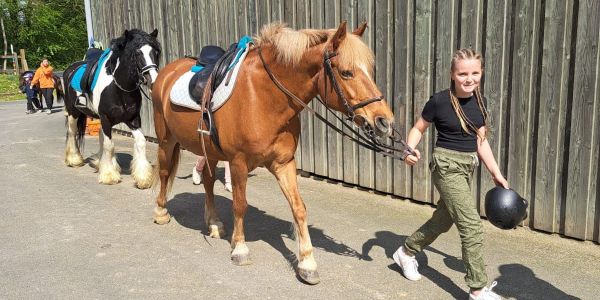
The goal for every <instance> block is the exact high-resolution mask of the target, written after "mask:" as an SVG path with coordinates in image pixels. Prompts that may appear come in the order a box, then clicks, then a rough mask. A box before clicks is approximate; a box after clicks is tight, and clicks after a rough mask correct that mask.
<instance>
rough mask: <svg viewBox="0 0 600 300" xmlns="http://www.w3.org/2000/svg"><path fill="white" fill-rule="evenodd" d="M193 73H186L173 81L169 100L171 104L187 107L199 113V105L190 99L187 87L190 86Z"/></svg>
mask: <svg viewBox="0 0 600 300" xmlns="http://www.w3.org/2000/svg"><path fill="white" fill-rule="evenodd" d="M194 74H196V73H194V72H192V71H187V72H185V73H184V74H183V75H181V77H179V78H178V79H177V81H175V84H174V85H173V87H172V88H171V93H170V96H171V97H170V98H171V103H173V104H175V105H179V106H183V107H187V108H190V109H193V110H197V111H200V105H199V104H198V103H196V101H194V99H192V97H191V96H190V91H189V89H188V86H189V84H190V80H191V79H192V77H193V76H194Z"/></svg>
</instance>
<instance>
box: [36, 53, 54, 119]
mask: <svg viewBox="0 0 600 300" xmlns="http://www.w3.org/2000/svg"><path fill="white" fill-rule="evenodd" d="M53 71H54V69H53V68H52V66H50V64H49V63H48V59H46V58H44V60H42V63H41V64H40V67H39V68H38V69H37V70H36V71H35V75H34V76H33V80H32V81H31V87H32V88H33V86H35V85H37V84H38V83H39V84H40V89H41V92H42V95H43V96H44V99H46V110H45V111H46V113H47V114H51V113H52V105H53V103H54V95H53V94H52V93H53V92H54V79H53V78H52V75H53ZM40 102H41V101H40Z"/></svg>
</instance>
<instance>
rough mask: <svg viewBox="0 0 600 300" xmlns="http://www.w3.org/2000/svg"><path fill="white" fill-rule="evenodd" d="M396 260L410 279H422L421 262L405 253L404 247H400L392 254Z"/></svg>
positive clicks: (405, 275)
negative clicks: (420, 272)
mask: <svg viewBox="0 0 600 300" xmlns="http://www.w3.org/2000/svg"><path fill="white" fill-rule="evenodd" d="M392 257H393V258H394V261H395V262H396V264H397V265H398V266H400V269H402V274H404V277H406V279H408V280H412V281H416V280H421V274H419V270H418V267H419V263H418V262H417V259H416V258H415V257H414V256H409V255H406V254H405V253H404V247H400V248H398V250H396V252H394V255H392Z"/></svg>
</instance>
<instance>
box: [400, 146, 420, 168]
mask: <svg viewBox="0 0 600 300" xmlns="http://www.w3.org/2000/svg"><path fill="white" fill-rule="evenodd" d="M413 151H414V152H415V154H416V155H412V154H411V155H408V156H407V157H406V158H405V159H404V162H405V163H406V164H407V165H409V166H414V165H415V164H416V163H417V162H418V161H419V159H421V152H419V150H417V149H413Z"/></svg>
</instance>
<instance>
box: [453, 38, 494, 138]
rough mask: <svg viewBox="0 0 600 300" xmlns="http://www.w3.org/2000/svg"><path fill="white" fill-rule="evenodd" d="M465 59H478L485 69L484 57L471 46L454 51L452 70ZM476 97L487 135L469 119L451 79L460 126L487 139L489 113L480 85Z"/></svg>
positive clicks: (454, 106)
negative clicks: (482, 133) (481, 132)
mask: <svg viewBox="0 0 600 300" xmlns="http://www.w3.org/2000/svg"><path fill="white" fill-rule="evenodd" d="M464 59H475V60H478V61H479V62H480V63H481V68H482V70H483V58H482V57H481V55H480V54H479V53H477V52H475V50H473V49H471V48H463V49H460V50H457V51H456V52H454V54H453V55H452V63H451V70H452V71H454V68H455V66H456V63H457V62H458V61H459V60H464ZM475 98H476V99H477V105H478V106H479V110H481V113H482V114H483V126H484V127H485V129H486V130H485V135H483V136H482V135H481V134H480V133H479V130H478V128H476V127H475V125H474V124H473V122H472V121H471V120H469V118H468V117H467V115H466V114H465V112H464V111H463V109H462V107H461V106H460V103H459V102H458V97H456V87H455V86H454V80H452V79H450V101H451V102H452V108H453V109H454V112H455V113H456V116H457V117H458V120H459V121H460V126H461V127H462V129H463V130H464V131H465V132H466V133H468V134H476V135H477V136H479V138H481V139H485V138H487V135H488V133H489V130H488V117H489V115H488V111H487V109H486V108H485V106H484V104H483V96H482V95H481V90H480V89H479V86H478V87H477V88H476V89H475Z"/></svg>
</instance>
